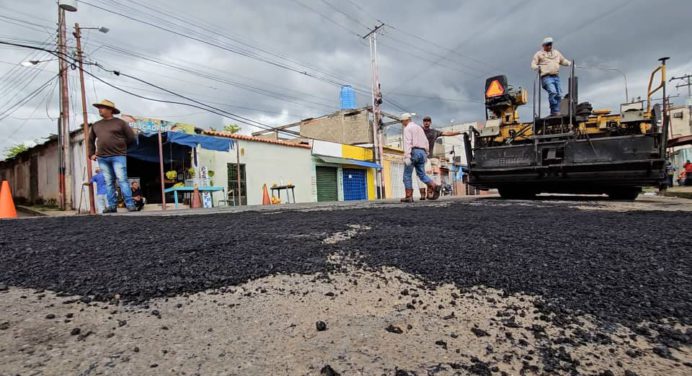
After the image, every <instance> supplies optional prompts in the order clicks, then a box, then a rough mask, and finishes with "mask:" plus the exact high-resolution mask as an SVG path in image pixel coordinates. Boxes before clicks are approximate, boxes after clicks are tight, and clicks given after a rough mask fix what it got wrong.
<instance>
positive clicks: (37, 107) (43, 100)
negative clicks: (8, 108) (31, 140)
mask: <svg viewBox="0 0 692 376" xmlns="http://www.w3.org/2000/svg"><path fill="white" fill-rule="evenodd" d="M56 78H57V75H56V76H55V77H53V82H52V88H51V89H50V90H48V92H47V95H46V96H45V97H44V98H43V99H42V100H41V102H39V104H38V105H37V106H36V107H34V111H33V112H32V113H31V115H29V117H28V118H26V119H24V121H23V122H22V123H21V124H19V125H18V126H17V127H16V128H15V129H14V130H13V131H12V132H10V134H9V135H8V136H7V139H12V137H14V135H15V134H17V132H19V130H20V129H22V128H24V126H25V125H26V123H27V121H29V119H31V117H33V116H34V114H35V113H36V111H37V110H38V109H39V107H41V103H42V102H46V105H48V103H49V102H50V98H51V96H52V94H53V91H54V90H55V88H56V87H57V86H58V80H57V79H56ZM37 95H38V94H37ZM27 103H28V102H27ZM5 118H7V116H6V117H5ZM49 119H50V120H53V119H51V118H50V117H49Z"/></svg>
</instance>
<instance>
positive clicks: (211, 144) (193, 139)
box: [166, 132, 233, 151]
mask: <svg viewBox="0 0 692 376" xmlns="http://www.w3.org/2000/svg"><path fill="white" fill-rule="evenodd" d="M166 140H167V141H168V142H172V143H175V144H179V145H185V146H189V147H191V148H194V147H196V146H201V147H202V149H207V150H216V151H229V150H230V149H232V148H233V140H231V139H230V138H221V137H212V136H202V135H198V134H187V133H182V132H166Z"/></svg>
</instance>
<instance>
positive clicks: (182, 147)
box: [127, 132, 233, 163]
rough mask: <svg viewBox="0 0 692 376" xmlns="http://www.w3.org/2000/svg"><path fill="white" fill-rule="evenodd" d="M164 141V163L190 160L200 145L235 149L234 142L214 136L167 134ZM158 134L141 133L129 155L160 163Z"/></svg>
mask: <svg viewBox="0 0 692 376" xmlns="http://www.w3.org/2000/svg"><path fill="white" fill-rule="evenodd" d="M161 136H162V141H163V161H164V163H169V162H171V161H175V160H178V161H181V160H185V159H186V158H189V152H190V149H188V148H187V147H191V148H192V147H196V146H197V145H200V146H201V147H202V148H203V149H208V150H216V151H229V150H230V149H232V148H233V140H231V139H228V138H226V139H224V138H219V137H212V136H201V135H196V134H194V135H193V134H187V133H182V132H165V133H163V134H161ZM157 138H158V133H140V134H139V135H138V136H137V141H136V142H135V143H133V144H132V145H130V146H129V147H128V148H127V155H128V156H129V157H132V158H136V159H140V160H143V161H147V162H154V163H157V162H158V161H159V140H158V139H157Z"/></svg>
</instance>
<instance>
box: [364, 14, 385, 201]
mask: <svg viewBox="0 0 692 376" xmlns="http://www.w3.org/2000/svg"><path fill="white" fill-rule="evenodd" d="M383 27H384V23H382V22H380V24H379V25H377V26H375V27H374V28H373V29H372V30H371V31H370V32H369V33H367V34H365V35H364V36H363V39H365V38H368V40H369V42H370V64H371V66H372V91H371V98H372V116H373V122H372V148H373V154H374V157H375V161H377V163H378V164H379V165H380V168H379V169H377V170H376V175H375V176H376V177H375V180H376V183H375V185H376V186H377V198H378V199H384V198H385V186H384V185H385V184H384V174H383V173H382V166H383V160H384V158H383V154H384V148H383V141H384V140H383V139H382V125H381V123H382V109H381V107H380V106H381V105H382V88H381V86H380V72H379V67H378V65H377V33H378V31H379V30H380V29H382V28H383Z"/></svg>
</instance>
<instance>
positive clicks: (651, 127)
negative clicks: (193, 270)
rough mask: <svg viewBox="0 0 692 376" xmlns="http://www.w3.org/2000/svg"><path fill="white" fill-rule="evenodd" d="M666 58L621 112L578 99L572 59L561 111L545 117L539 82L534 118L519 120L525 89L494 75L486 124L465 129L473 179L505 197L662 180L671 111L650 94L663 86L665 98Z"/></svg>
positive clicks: (618, 191) (629, 189)
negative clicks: (639, 96) (639, 95)
mask: <svg viewBox="0 0 692 376" xmlns="http://www.w3.org/2000/svg"><path fill="white" fill-rule="evenodd" d="M667 59H668V58H661V59H659V61H660V65H659V66H658V67H657V68H656V69H654V71H653V72H651V76H650V78H649V85H648V90H647V96H646V99H645V100H636V101H634V100H633V101H631V102H629V103H624V104H622V105H621V106H620V113H619V114H616V113H611V111H610V110H607V109H604V110H598V109H596V110H594V109H593V108H592V106H591V104H590V103H588V102H583V103H580V102H579V101H578V100H579V98H578V90H577V87H578V85H577V77H576V76H575V68H574V64H573V65H572V68H571V72H570V78H569V89H568V93H567V95H565V97H564V99H562V101H561V107H560V109H561V111H560V114H559V115H558V116H548V117H541V116H540V87H537V85H536V84H534V98H533V99H534V101H533V102H534V105H533V106H534V119H533V121H532V122H530V123H522V122H520V121H519V114H518V111H517V108H518V107H519V106H522V105H525V104H527V103H528V92H527V90H526V89H522V88H514V87H512V86H510V85H509V84H508V82H507V77H506V76H495V77H491V78H488V79H487V80H486V83H485V108H486V122H485V126H483V127H482V128H481V129H474V128H472V129H471V130H470V132H469V133H468V134H466V135H465V136H464V143H465V149H466V157H467V161H468V163H469V184H471V185H472V186H475V187H476V188H479V189H484V190H485V189H497V190H498V191H499V193H500V196H501V197H503V198H533V197H535V195H536V194H539V193H570V194H607V195H608V196H609V197H610V198H612V199H619V200H634V199H635V198H636V197H637V196H638V195H639V193H640V192H641V191H642V188H643V187H645V186H660V185H661V184H664V182H665V160H666V143H667V135H668V127H669V121H668V118H667V116H668V115H667V113H668V111H667V108H666V107H667V104H666V101H665V100H663V101H662V102H663V103H662V104H655V105H653V102H654V100H653V98H652V96H653V94H655V93H657V92H659V91H660V92H662V96H663V98H666V60H667ZM656 78H658V79H659V80H660V81H658V84H656V85H655V84H654V82H655V80H656ZM537 95H538V100H536V96H537ZM537 108H538V110H536V109H537Z"/></svg>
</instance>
